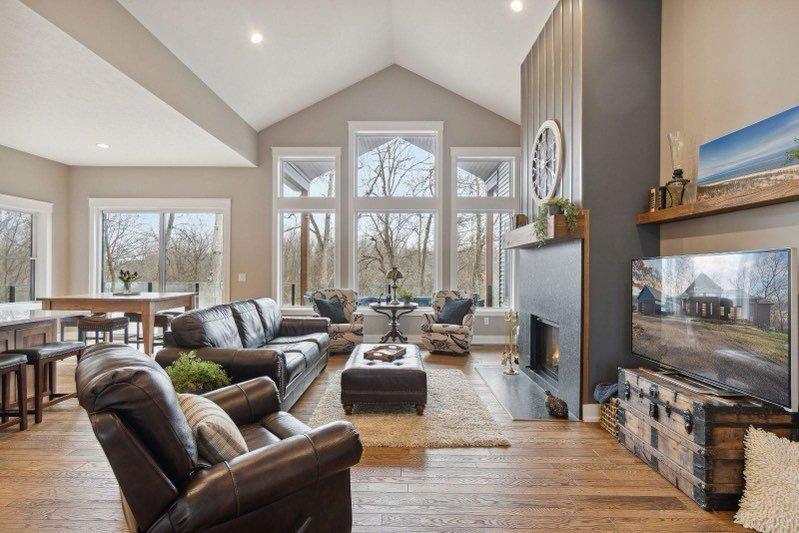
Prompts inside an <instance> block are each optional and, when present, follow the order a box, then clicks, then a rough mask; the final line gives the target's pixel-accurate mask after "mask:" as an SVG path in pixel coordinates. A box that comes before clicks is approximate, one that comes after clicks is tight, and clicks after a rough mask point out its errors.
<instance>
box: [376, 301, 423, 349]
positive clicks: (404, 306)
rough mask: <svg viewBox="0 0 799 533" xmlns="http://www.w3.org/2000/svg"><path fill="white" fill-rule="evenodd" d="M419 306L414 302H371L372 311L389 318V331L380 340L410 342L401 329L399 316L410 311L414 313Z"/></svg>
mask: <svg viewBox="0 0 799 533" xmlns="http://www.w3.org/2000/svg"><path fill="white" fill-rule="evenodd" d="M417 307H419V304H417V303H414V302H410V303H401V304H399V305H391V304H381V303H371V304H369V308H371V309H372V311H374V312H375V313H377V314H379V315H383V316H384V317H386V318H388V333H386V334H385V335H383V338H382V339H380V342H381V343H383V342H389V341H391V342H401V343H406V342H408V337H406V336H405V335H403V334H402V332H401V331H400V329H399V318H400V317H401V316H405V315H407V314H408V313H412V312H413V311H415V310H416V308H417Z"/></svg>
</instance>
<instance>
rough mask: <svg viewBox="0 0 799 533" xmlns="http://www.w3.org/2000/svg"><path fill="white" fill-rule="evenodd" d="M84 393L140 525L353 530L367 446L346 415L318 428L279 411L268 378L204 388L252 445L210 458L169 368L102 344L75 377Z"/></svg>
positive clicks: (155, 528)
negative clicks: (357, 472)
mask: <svg viewBox="0 0 799 533" xmlns="http://www.w3.org/2000/svg"><path fill="white" fill-rule="evenodd" d="M75 379H76V384H77V391H78V400H79V401H80V404H81V406H82V407H83V408H84V409H86V411H87V412H88V414H89V419H90V421H91V424H92V428H93V429H94V434H95V435H96V436H97V440H99V441H100V444H101V446H102V448H103V451H104V452H105V455H106V457H107V458H108V462H109V463H110V464H111V468H112V469H113V471H114V474H115V475H116V479H117V481H118V482H119V486H120V488H121V490H122V493H123V495H124V497H125V502H126V503H127V507H128V509H126V511H128V510H129V512H126V518H127V519H128V523H129V525H131V526H132V527H134V528H136V529H138V530H139V531H150V532H162V531H164V532H166V531H168V532H175V531H180V532H184V531H185V532H189V531H236V532H237V533H243V532H248V531H265V532H278V531H280V532H284V531H303V532H307V533H310V532H338V531H350V530H351V527H352V504H351V496H350V471H349V469H350V467H351V466H353V465H355V464H356V463H357V462H358V461H359V460H360V457H361V451H362V448H361V443H360V439H359V438H358V435H357V433H356V432H355V429H354V428H353V426H352V425H351V424H349V423H348V422H333V423H330V424H327V425H324V426H321V427H319V428H316V429H311V428H309V427H308V426H306V425H305V424H303V423H301V422H300V421H299V420H297V419H295V418H294V417H293V416H291V415H290V414H288V413H286V412H284V411H281V410H280V401H279V398H278V391H277V388H276V387H275V384H274V382H273V381H272V380H270V379H268V378H265V377H262V378H256V379H252V380H249V381H245V382H243V383H239V384H236V385H231V386H229V387H225V388H222V389H218V390H216V391H214V392H211V393H208V394H206V395H205V397H206V398H209V399H210V400H212V401H213V402H215V403H217V404H218V405H219V406H221V407H222V409H224V410H225V411H226V412H227V413H228V415H230V417H231V418H232V419H233V421H234V422H235V423H236V425H237V426H238V427H239V430H240V431H241V433H242V435H243V436H244V439H245V441H246V443H247V446H248V448H249V450H250V451H249V452H247V453H245V454H243V455H239V456H238V457H235V458H233V459H231V460H230V461H226V462H222V463H219V464H215V465H209V464H207V463H205V462H204V461H203V460H202V459H200V458H199V457H198V453H197V444H196V442H195V440H194V437H193V435H192V431H191V429H190V427H189V425H188V422H187V421H186V417H185V415H184V414H183V411H182V410H181V408H180V405H179V404H178V399H177V395H176V394H175V390H174V389H173V387H172V384H171V382H170V380H169V377H168V376H167V374H166V372H165V371H164V370H163V369H162V368H161V367H160V366H158V365H157V364H156V363H155V362H154V361H153V360H152V359H150V358H149V357H148V356H146V355H144V354H143V353H141V352H138V351H137V350H135V349H134V348H131V347H129V346H125V345H119V344H107V343H104V344H98V345H95V346H92V347H90V348H89V349H88V350H86V352H85V354H84V355H83V357H81V360H80V362H79V364H78V368H77V371H76V375H75Z"/></svg>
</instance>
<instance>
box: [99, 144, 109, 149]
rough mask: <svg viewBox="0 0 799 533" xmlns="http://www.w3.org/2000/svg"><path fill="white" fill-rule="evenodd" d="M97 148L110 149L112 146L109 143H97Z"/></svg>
mask: <svg viewBox="0 0 799 533" xmlns="http://www.w3.org/2000/svg"><path fill="white" fill-rule="evenodd" d="M97 148H102V149H103V150H108V149H109V148H111V146H109V145H107V144H105V143H97Z"/></svg>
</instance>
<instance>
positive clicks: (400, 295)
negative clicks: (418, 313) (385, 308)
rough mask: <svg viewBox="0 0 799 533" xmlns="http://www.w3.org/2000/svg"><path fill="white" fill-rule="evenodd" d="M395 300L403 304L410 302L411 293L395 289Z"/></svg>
mask: <svg viewBox="0 0 799 533" xmlns="http://www.w3.org/2000/svg"><path fill="white" fill-rule="evenodd" d="M397 298H399V299H400V300H402V301H404V302H410V301H411V299H412V298H413V293H412V292H411V291H409V290H407V289H397Z"/></svg>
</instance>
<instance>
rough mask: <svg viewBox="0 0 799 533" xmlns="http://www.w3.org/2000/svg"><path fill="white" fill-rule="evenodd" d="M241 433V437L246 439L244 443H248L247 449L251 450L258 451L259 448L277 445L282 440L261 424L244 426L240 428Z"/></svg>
mask: <svg viewBox="0 0 799 533" xmlns="http://www.w3.org/2000/svg"><path fill="white" fill-rule="evenodd" d="M239 431H241V435H242V436H243V437H244V441H245V442H246V443H247V448H249V449H250V450H257V449H258V448H263V447H264V446H269V445H271V444H277V443H278V442H280V440H281V439H280V438H279V437H277V436H276V435H275V434H274V433H272V432H270V431H269V430H268V429H266V428H265V427H264V426H262V425H261V424H247V425H244V426H239Z"/></svg>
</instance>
